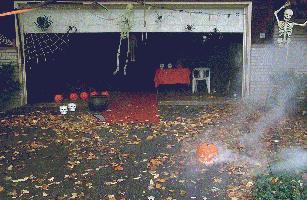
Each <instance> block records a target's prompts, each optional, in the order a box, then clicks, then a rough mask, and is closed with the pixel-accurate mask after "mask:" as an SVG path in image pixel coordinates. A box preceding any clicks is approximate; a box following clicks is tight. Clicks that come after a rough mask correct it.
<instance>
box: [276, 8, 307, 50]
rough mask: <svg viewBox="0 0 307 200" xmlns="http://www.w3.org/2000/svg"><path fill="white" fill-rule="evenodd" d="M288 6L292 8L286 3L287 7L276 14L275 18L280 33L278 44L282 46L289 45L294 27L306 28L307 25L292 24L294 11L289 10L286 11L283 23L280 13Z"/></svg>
mask: <svg viewBox="0 0 307 200" xmlns="http://www.w3.org/2000/svg"><path fill="white" fill-rule="evenodd" d="M287 6H290V2H286V3H285V5H283V6H282V7H281V8H279V9H278V10H276V11H275V12H274V15H275V18H276V20H277V23H278V32H279V34H278V39H277V43H278V44H279V45H280V46H282V45H288V44H289V42H290V37H291V35H292V30H293V27H294V26H306V23H307V21H306V22H305V23H304V24H298V23H295V22H292V21H291V18H292V16H293V11H292V10H291V9H289V8H288V9H286V10H285V11H284V20H283V21H281V20H279V18H278V13H279V12H280V11H281V10H282V9H284V8H286V7H287Z"/></svg>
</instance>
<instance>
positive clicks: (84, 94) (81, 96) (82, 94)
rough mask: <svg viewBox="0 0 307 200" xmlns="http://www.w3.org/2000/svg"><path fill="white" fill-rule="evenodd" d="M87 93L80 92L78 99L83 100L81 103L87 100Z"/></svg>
mask: <svg viewBox="0 0 307 200" xmlns="http://www.w3.org/2000/svg"><path fill="white" fill-rule="evenodd" d="M88 96H89V95H88V93H87V92H81V93H80V98H81V99H82V100H83V101H86V100H87V99H88Z"/></svg>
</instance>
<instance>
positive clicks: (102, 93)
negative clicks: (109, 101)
mask: <svg viewBox="0 0 307 200" xmlns="http://www.w3.org/2000/svg"><path fill="white" fill-rule="evenodd" d="M101 95H102V96H110V94H109V92H108V91H103V92H101Z"/></svg>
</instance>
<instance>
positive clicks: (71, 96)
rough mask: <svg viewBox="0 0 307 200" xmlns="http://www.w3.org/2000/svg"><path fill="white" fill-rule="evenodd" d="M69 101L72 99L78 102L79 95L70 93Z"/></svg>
mask: <svg viewBox="0 0 307 200" xmlns="http://www.w3.org/2000/svg"><path fill="white" fill-rule="evenodd" d="M69 99H70V100H71V101H77V99H78V94H77V93H75V92H73V93H70V95H69Z"/></svg>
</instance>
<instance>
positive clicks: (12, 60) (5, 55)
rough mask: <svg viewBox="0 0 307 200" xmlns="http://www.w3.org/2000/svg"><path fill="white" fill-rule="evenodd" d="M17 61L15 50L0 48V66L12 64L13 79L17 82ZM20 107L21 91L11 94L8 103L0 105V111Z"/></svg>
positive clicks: (12, 48) (13, 48)
mask: <svg viewBox="0 0 307 200" xmlns="http://www.w3.org/2000/svg"><path fill="white" fill-rule="evenodd" d="M17 63H18V59H17V48H15V47H1V48H0V65H5V64H12V65H13V66H15V69H14V77H13V78H14V79H15V80H16V81H20V80H19V75H20V74H19V73H20V71H19V68H18V64H17ZM18 106H21V91H17V92H15V93H14V94H12V98H11V100H10V101H9V102H3V103H0V111H5V110H8V109H12V108H15V107H18Z"/></svg>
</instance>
